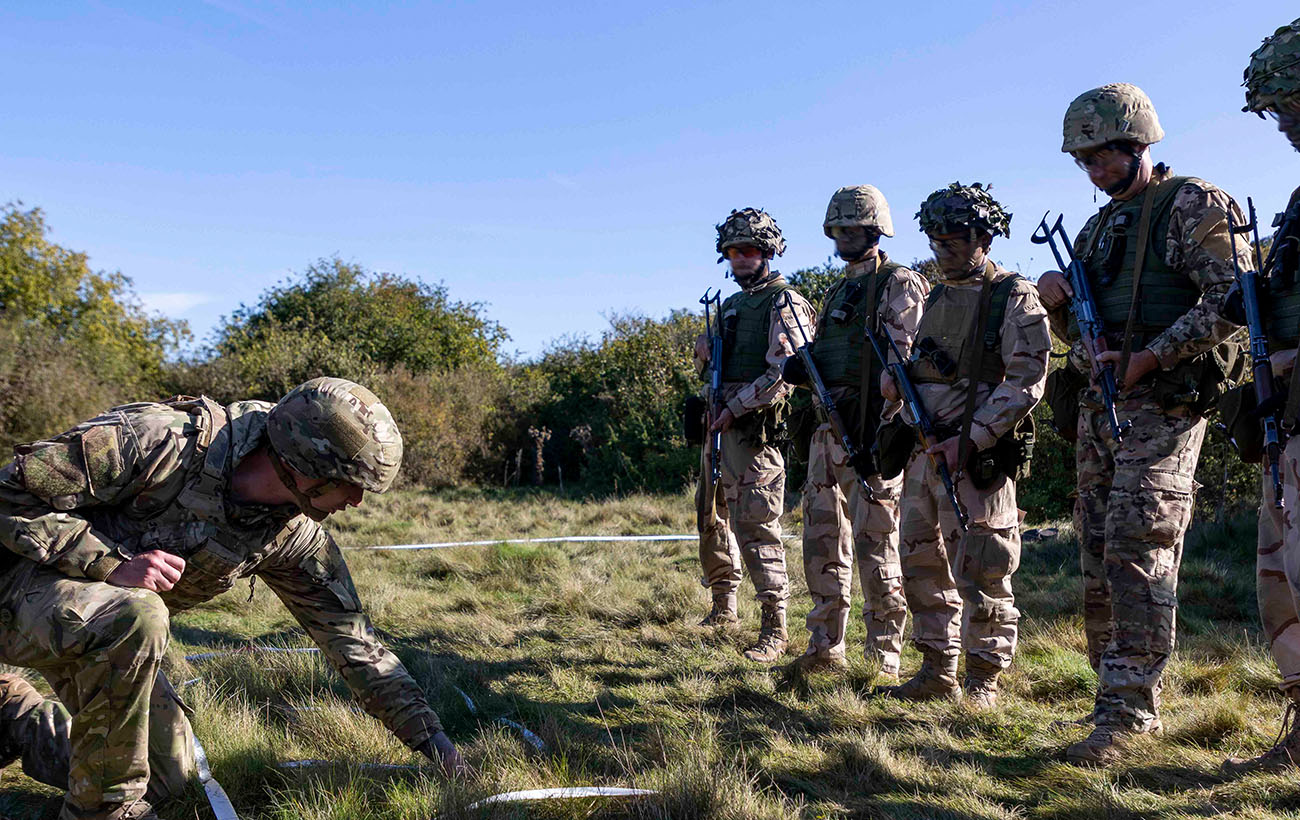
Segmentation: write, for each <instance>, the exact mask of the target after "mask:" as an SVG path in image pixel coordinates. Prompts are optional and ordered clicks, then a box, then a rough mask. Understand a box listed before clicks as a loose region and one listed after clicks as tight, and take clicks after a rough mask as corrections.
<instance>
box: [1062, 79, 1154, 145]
mask: <svg viewBox="0 0 1300 820" xmlns="http://www.w3.org/2000/svg"><path fill="white" fill-rule="evenodd" d="M1061 130H1062V133H1063V139H1062V142H1061V151H1062V152H1064V153H1066V154H1071V153H1074V152H1075V151H1086V150H1087V149H1089V148H1100V147H1101V146H1103V145H1105V144H1106V143H1108V142H1114V141H1116V140H1126V141H1130V142H1137V143H1141V144H1142V145H1151V144H1152V143H1156V142H1160V140H1162V139H1164V138H1165V132H1164V129H1163V128H1161V127H1160V120H1159V118H1157V117H1156V108H1155V106H1154V105H1152V104H1151V98H1150V97H1148V96H1147V95H1146V92H1145V91H1143V90H1142V89H1140V88H1138V87H1137V86H1135V85H1131V84H1130V83H1110V84H1109V85H1103V86H1102V87H1101V88H1094V89H1092V90H1091V91H1085V92H1083V93H1082V94H1080V95H1079V96H1077V97H1075V98H1074V102H1072V103H1070V107H1069V108H1067V109H1066V110H1065V122H1064V124H1063V125H1062V127H1061Z"/></svg>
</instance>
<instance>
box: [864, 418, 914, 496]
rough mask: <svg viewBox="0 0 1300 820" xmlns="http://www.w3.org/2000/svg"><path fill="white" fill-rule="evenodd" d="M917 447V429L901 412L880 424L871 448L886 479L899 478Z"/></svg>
mask: <svg viewBox="0 0 1300 820" xmlns="http://www.w3.org/2000/svg"><path fill="white" fill-rule="evenodd" d="M915 449H916V430H914V429H912V426H911V425H910V424H908V423H907V422H905V421H903V418H902V415H901V414H899V415H896V416H894V418H892V419H891V420H890V421H889V422H887V423H885V424H882V425H880V427H879V429H877V430H876V441H875V443H874V444H873V445H872V448H871V452H872V456H873V457H874V459H875V462H876V466H877V467H878V468H879V469H880V477H881V478H883V479H885V480H886V481H891V480H893V479H895V478H897V477H898V474H899V473H901V472H903V468H904V467H906V466H907V462H908V460H909V459H910V458H911V457H912V451H914V450H915Z"/></svg>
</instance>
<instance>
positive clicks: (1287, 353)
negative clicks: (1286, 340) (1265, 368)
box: [1268, 347, 1295, 377]
mask: <svg viewBox="0 0 1300 820" xmlns="http://www.w3.org/2000/svg"><path fill="white" fill-rule="evenodd" d="M1268 363H1269V364H1271V365H1272V366H1273V375H1274V376H1282V377H1285V376H1286V375H1287V374H1288V373H1290V372H1291V371H1292V370H1293V369H1295V348H1293V347H1292V348H1285V349H1283V350H1276V351H1274V352H1273V353H1272V354H1270V355H1269V357H1268Z"/></svg>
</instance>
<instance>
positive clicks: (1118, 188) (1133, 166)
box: [1102, 151, 1142, 197]
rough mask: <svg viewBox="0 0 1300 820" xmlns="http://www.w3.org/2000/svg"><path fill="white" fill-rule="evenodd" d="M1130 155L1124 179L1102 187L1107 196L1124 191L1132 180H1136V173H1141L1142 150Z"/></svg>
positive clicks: (1117, 194)
mask: <svg viewBox="0 0 1300 820" xmlns="http://www.w3.org/2000/svg"><path fill="white" fill-rule="evenodd" d="M1130 157H1131V158H1130V159H1129V164H1128V173H1127V174H1125V175H1124V179H1122V180H1120V181H1119V182H1116V183H1115V184H1114V185H1111V186H1110V187H1108V188H1103V189H1102V190H1104V191H1105V192H1106V195H1107V196H1111V197H1115V196H1119V195H1120V194H1122V193H1124V192H1125V191H1127V190H1128V189H1129V188H1130V187H1132V185H1133V183H1134V182H1136V181H1137V178H1138V174H1140V173H1142V152H1141V151H1138V152H1137V153H1135V154H1131V155H1130Z"/></svg>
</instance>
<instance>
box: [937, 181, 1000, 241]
mask: <svg viewBox="0 0 1300 820" xmlns="http://www.w3.org/2000/svg"><path fill="white" fill-rule="evenodd" d="M916 218H917V219H918V220H920V222H921V230H922V231H924V232H926V233H935V234H944V233H957V232H958V231H962V230H966V229H968V228H974V229H976V230H980V231H983V232H985V233H987V234H992V235H997V234H1001V235H1002V236H1007V237H1009V236H1011V214H1009V213H1007V212H1006V211H1005V210H1003V209H1002V206H1001V205H999V204H998V201H997V200H996V199H994V198H993V197H992V195H990V194H989V189H988V188H987V187H985V186H984V185H982V184H980V183H978V182H973V183H971V184H970V185H962V184H961V183H960V182H954V183H952V184H951V185H949V186H948V187H947V188H940V189H939V190H937V191H935V192H934V193H932V194H930V195H929V196H928V197H926V198H925V202H922V203H921V210H919V211H917V212H916Z"/></svg>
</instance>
